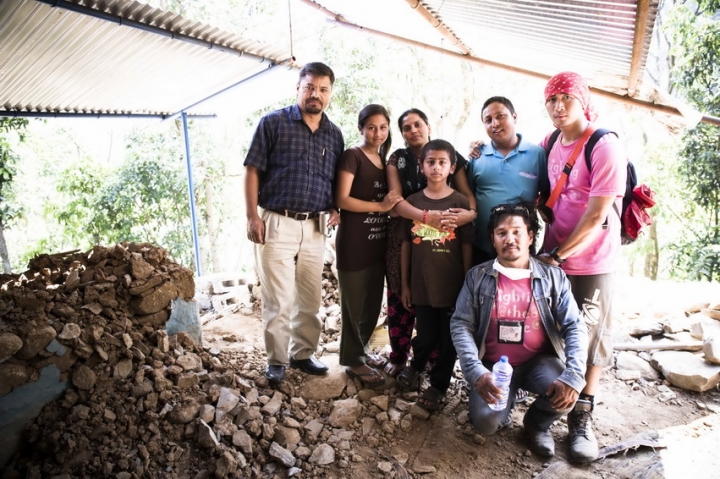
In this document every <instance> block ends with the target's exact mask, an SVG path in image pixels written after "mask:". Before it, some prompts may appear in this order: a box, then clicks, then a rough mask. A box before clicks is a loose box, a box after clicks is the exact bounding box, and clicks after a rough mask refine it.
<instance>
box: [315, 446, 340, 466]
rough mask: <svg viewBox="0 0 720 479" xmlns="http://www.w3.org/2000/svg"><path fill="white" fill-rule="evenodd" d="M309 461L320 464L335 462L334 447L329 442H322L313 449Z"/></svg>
mask: <svg viewBox="0 0 720 479" xmlns="http://www.w3.org/2000/svg"><path fill="white" fill-rule="evenodd" d="M308 462H309V463H310V464H318V465H320V466H323V465H325V464H332V463H333V462H335V449H333V448H332V446H330V445H329V444H320V445H319V446H317V447H316V448H315V449H314V450H313V452H312V455H311V456H310V459H308Z"/></svg>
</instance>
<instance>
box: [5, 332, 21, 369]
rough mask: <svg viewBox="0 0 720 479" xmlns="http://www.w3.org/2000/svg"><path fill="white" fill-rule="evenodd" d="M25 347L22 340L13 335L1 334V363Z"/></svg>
mask: <svg viewBox="0 0 720 479" xmlns="http://www.w3.org/2000/svg"><path fill="white" fill-rule="evenodd" d="M22 346H23V342H22V339H20V337H19V336H17V335H15V334H12V333H0V362H3V361H5V360H6V359H7V358H9V357H10V356H12V355H13V354H15V353H16V352H18V351H20V349H21V348H22Z"/></svg>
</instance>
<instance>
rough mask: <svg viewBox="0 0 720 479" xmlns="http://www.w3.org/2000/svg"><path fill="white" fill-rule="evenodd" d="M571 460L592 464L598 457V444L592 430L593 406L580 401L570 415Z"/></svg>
mask: <svg viewBox="0 0 720 479" xmlns="http://www.w3.org/2000/svg"><path fill="white" fill-rule="evenodd" d="M567 423H568V431H569V432H570V458H571V459H572V460H573V461H576V462H592V461H594V460H595V459H597V457H598V443H597V439H595V433H594V432H593V429H592V404H590V401H585V400H583V399H578V401H577V402H576V403H575V407H574V408H573V410H572V411H570V413H569V414H568V418H567Z"/></svg>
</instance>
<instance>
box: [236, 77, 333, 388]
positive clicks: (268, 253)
mask: <svg viewBox="0 0 720 479" xmlns="http://www.w3.org/2000/svg"><path fill="white" fill-rule="evenodd" d="M334 82H335V74H334V73H333V71H332V70H331V69H330V68H329V67H328V66H327V65H324V64H323V63H308V64H307V65H305V66H304V67H303V68H302V70H300V80H299V81H298V84H297V87H296V88H297V102H296V104H294V105H292V106H289V107H287V108H283V109H281V110H276V111H273V112H271V113H268V114H267V115H265V116H264V117H263V118H261V119H260V123H259V124H258V127H257V129H256V131H255V135H254V136H253V139H252V143H251V144H250V149H249V150H248V154H247V157H246V158H245V163H244V164H245V207H246V215H247V236H248V239H249V240H250V241H252V242H253V243H255V260H256V263H257V268H258V273H259V276H260V285H261V292H262V305H263V331H264V337H265V350H266V352H267V357H268V366H267V369H266V370H265V376H266V377H267V378H268V380H270V381H271V382H274V383H280V382H282V380H283V379H284V378H285V368H286V366H287V365H288V364H289V365H290V366H291V367H295V368H300V369H302V370H303V371H305V372H306V373H309V374H324V373H325V372H326V371H327V367H326V366H325V365H324V364H323V363H321V362H320V361H318V360H317V359H315V358H314V357H313V354H314V353H315V350H316V349H317V345H318V340H319V339H320V330H321V322H320V318H319V317H318V311H319V309H320V301H321V297H320V295H321V281H322V270H323V255H324V252H325V239H324V238H325V237H324V236H323V235H322V234H321V230H320V225H319V223H318V219H319V218H323V217H324V215H320V213H322V212H323V211H326V210H329V211H330V217H329V220H328V221H327V226H335V225H337V224H338V223H339V222H340V216H339V214H338V212H337V209H336V208H334V198H333V190H334V187H333V185H334V181H335V167H336V164H337V159H338V158H339V157H340V154H341V153H342V152H343V150H344V147H345V144H344V140H343V136H342V133H341V132H340V129H339V128H338V127H337V126H336V125H335V124H333V123H332V122H331V121H330V119H329V118H328V117H327V115H325V113H323V111H324V110H325V108H327V106H328V105H329V103H330V97H331V96H332V86H333V83H334ZM258 207H259V208H258Z"/></svg>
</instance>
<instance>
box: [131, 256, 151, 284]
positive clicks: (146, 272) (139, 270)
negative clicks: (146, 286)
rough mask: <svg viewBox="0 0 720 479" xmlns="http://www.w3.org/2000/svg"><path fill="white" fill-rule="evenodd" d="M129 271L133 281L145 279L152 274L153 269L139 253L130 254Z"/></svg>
mask: <svg viewBox="0 0 720 479" xmlns="http://www.w3.org/2000/svg"><path fill="white" fill-rule="evenodd" d="M130 271H131V274H132V276H133V277H134V278H135V279H146V278H147V277H149V276H150V275H151V274H153V272H154V268H153V267H152V266H150V264H149V263H148V262H147V261H145V260H144V259H143V257H142V255H141V254H140V253H132V255H131V257H130Z"/></svg>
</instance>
